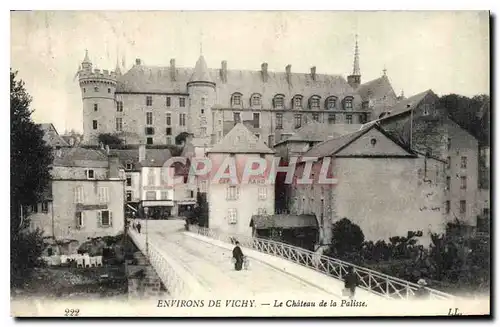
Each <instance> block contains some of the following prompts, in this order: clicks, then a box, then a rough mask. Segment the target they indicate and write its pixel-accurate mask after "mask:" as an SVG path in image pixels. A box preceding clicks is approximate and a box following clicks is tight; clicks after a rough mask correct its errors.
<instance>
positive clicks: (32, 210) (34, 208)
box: [31, 202, 79, 213]
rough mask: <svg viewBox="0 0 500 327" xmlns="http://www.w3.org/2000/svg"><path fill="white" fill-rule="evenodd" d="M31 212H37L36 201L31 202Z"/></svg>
mask: <svg viewBox="0 0 500 327" xmlns="http://www.w3.org/2000/svg"><path fill="white" fill-rule="evenodd" d="M76 203H79V202H76ZM31 212H33V213H37V212H38V203H36V204H33V205H32V206H31Z"/></svg>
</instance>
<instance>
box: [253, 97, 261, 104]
mask: <svg viewBox="0 0 500 327" xmlns="http://www.w3.org/2000/svg"><path fill="white" fill-rule="evenodd" d="M252 106H260V96H259V95H254V96H253V97H252Z"/></svg>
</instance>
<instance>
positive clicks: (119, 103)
mask: <svg viewBox="0 0 500 327" xmlns="http://www.w3.org/2000/svg"><path fill="white" fill-rule="evenodd" d="M116 111H118V112H122V111H123V102H122V101H116Z"/></svg>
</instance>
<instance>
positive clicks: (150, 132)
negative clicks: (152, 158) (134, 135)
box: [144, 127, 155, 135]
mask: <svg viewBox="0 0 500 327" xmlns="http://www.w3.org/2000/svg"><path fill="white" fill-rule="evenodd" d="M144 133H146V135H154V133H155V129H154V127H146V128H145V131H144Z"/></svg>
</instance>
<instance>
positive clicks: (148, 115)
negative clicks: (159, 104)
mask: <svg viewBox="0 0 500 327" xmlns="http://www.w3.org/2000/svg"><path fill="white" fill-rule="evenodd" d="M146 125H153V113H152V112H146Z"/></svg>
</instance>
